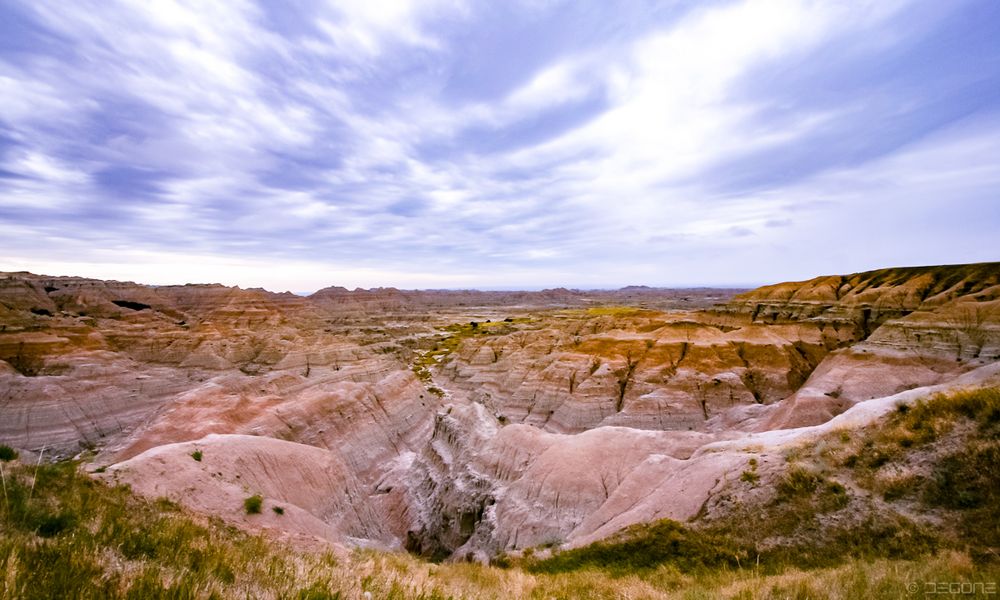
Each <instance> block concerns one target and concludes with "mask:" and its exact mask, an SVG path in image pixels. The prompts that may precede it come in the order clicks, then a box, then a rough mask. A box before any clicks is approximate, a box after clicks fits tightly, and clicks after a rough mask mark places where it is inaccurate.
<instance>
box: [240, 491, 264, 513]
mask: <svg viewBox="0 0 1000 600" xmlns="http://www.w3.org/2000/svg"><path fill="white" fill-rule="evenodd" d="M263 506H264V498H263V497H261V495H260V494H254V495H253V496H250V497H249V498H247V499H245V500H244V501H243V509H244V510H246V511H247V514H248V515H259V514H260V510H261V508H262V507H263Z"/></svg>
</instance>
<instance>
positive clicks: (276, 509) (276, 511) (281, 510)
mask: <svg viewBox="0 0 1000 600" xmlns="http://www.w3.org/2000/svg"><path fill="white" fill-rule="evenodd" d="M271 510H273V511H274V514H276V515H283V514H285V507H283V506H272V507H271Z"/></svg>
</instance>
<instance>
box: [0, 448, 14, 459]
mask: <svg viewBox="0 0 1000 600" xmlns="http://www.w3.org/2000/svg"><path fill="white" fill-rule="evenodd" d="M16 458H17V450H14V449H13V448H11V447H10V446H8V445H7V444H0V461H3V462H9V461H12V460H14V459H16Z"/></svg>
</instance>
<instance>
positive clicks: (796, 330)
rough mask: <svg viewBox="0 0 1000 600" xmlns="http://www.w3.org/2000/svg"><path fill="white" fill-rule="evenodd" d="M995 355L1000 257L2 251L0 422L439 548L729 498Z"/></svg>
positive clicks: (193, 481)
mask: <svg viewBox="0 0 1000 600" xmlns="http://www.w3.org/2000/svg"><path fill="white" fill-rule="evenodd" d="M998 365H1000V264H997V263H991V264H981V265H963V266H953V267H926V268H907V269H885V270H880V271H873V272H869V273H860V274H856V275H850V276H843V277H840V276H838V277H820V278H816V279H813V280H810V281H806V282H797V283H785V284H778V285H774V286H767V287H764V288H760V289H758V290H754V291H751V292H747V293H744V294H741V295H738V296H736V297H732V293H731V292H725V291H721V290H656V289H650V288H626V289H624V290H619V291H616V292H580V291H575V290H546V291H544V292H475V291H460V292H446V291H441V292H434V291H421V292H414V291H401V290H395V289H380V290H355V291H348V290H345V289H343V288H327V289H325V290H321V291H320V292H317V293H316V294H315V295H313V296H311V297H300V296H295V295H292V294H287V293H285V294H275V293H271V292H267V291H264V290H256V289H255V290H241V289H239V288H228V287H224V286H220V285H185V286H166V287H150V286H143V285H138V284H133V283H122V282H104V281H97V280H89V279H81V278H72V277H45V276H36V275H31V274H27V273H8V274H2V275H0V411H2V412H0V442H2V443H6V444H9V445H12V446H15V447H17V448H20V449H23V450H25V451H29V452H31V451H35V452H38V451H41V450H42V449H43V448H44V449H45V452H46V456H49V457H53V456H55V457H59V456H71V455H74V454H77V453H79V452H81V451H88V452H89V451H91V450H92V451H93V452H94V453H96V454H93V455H92V460H93V462H92V465H93V466H92V468H96V467H97V466H98V465H108V468H107V471H106V474H105V475H104V476H105V477H111V478H114V479H116V480H118V481H121V482H123V483H126V482H127V483H129V484H131V485H132V486H133V488H134V489H136V490H137V491H138V492H140V493H143V494H146V495H149V496H151V497H157V496H167V497H169V498H171V499H172V500H175V501H177V502H180V503H182V504H184V505H186V506H188V507H190V508H191V509H193V510H197V511H201V512H204V513H207V514H212V515H216V516H219V517H222V518H223V519H227V520H229V521H230V522H232V523H234V524H237V525H239V526H241V527H248V528H259V529H263V530H266V531H270V532H273V533H274V534H275V535H287V536H292V537H294V538H295V539H299V540H303V541H306V542H309V543H335V544H347V545H356V544H370V545H377V546H381V547H390V548H392V547H395V548H407V549H409V550H411V551H414V552H418V553H421V554H425V555H430V556H436V557H440V558H445V557H452V558H455V559H466V558H477V559H480V560H484V559H488V558H489V557H491V556H493V555H495V554H497V553H499V552H504V551H511V550H517V549H522V548H527V547H533V546H539V545H563V544H566V545H579V544H582V543H585V542H588V541H592V540H595V539H599V538H601V537H604V536H607V535H609V534H611V533H614V532H615V531H617V530H619V529H621V528H622V527H625V526H627V525H630V524H633V523H636V522H643V521H648V520H653V519H657V518H663V517H670V518H674V519H678V520H687V519H694V518H699V517H700V516H703V515H705V514H706V512H709V513H710V512H711V511H714V510H725V506H724V503H721V502H720V501H719V500H718V499H719V498H722V497H726V498H731V497H732V496H733V493H734V492H733V489H734V487H733V484H734V482H735V481H737V480H738V478H739V476H740V473H741V472H743V471H744V470H745V469H747V468H748V467H747V465H748V464H749V460H750V459H751V458H754V460H756V461H758V462H757V463H755V464H759V469H760V470H761V472H762V473H766V472H767V470H768V469H771V468H776V467H777V466H779V463H780V462H781V458H780V452H779V450H780V449H782V448H785V447H787V446H788V445H789V444H797V443H807V442H808V440H809V439H812V438H811V437H810V436H815V435H819V433H817V432H825V431H828V430H829V429H831V428H833V427H847V426H851V425H852V424H857V423H861V424H864V423H867V422H868V421H870V420H871V418H874V417H873V415H875V416H877V415H878V414H881V413H880V412H879V411H882V412H884V411H885V410H888V409H889V408H891V406H893V403H894V402H900V401H911V400H912V399H913V398H916V397H919V396H920V395H921V394H925V393H927V391H928V390H933V389H944V388H947V387H949V386H958V385H971V384H976V383H981V382H984V381H985V382H995V381H996V380H997V378H998V377H1000V375H998V373H997V369H998V368H1000V366H998ZM866 419H867V420H866ZM196 451H197V452H199V453H200V454H199V458H200V460H196V459H195V458H193V454H194V453H195V452H196ZM253 494H260V495H261V496H262V497H263V498H264V507H265V510H264V511H263V512H262V513H261V514H259V515H257V514H247V513H246V512H245V510H244V509H243V504H242V503H243V500H244V499H245V498H246V497H248V496H250V495H253ZM272 507H280V508H281V509H282V513H281V514H279V513H278V512H275V511H273V510H270V509H271V508H272Z"/></svg>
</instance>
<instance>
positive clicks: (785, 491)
mask: <svg viewBox="0 0 1000 600" xmlns="http://www.w3.org/2000/svg"><path fill="white" fill-rule="evenodd" d="M821 481H822V478H821V477H820V476H819V475H817V474H816V473H813V472H812V471H808V470H806V469H803V468H802V467H795V468H793V469H791V470H789V471H788V473H786V474H785V477H784V478H783V479H782V480H781V481H780V482H779V483H778V495H779V496H780V497H781V498H795V497H798V496H809V495H811V494H812V493H813V492H815V491H816V488H817V487H818V486H819V484H820V482H821Z"/></svg>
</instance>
